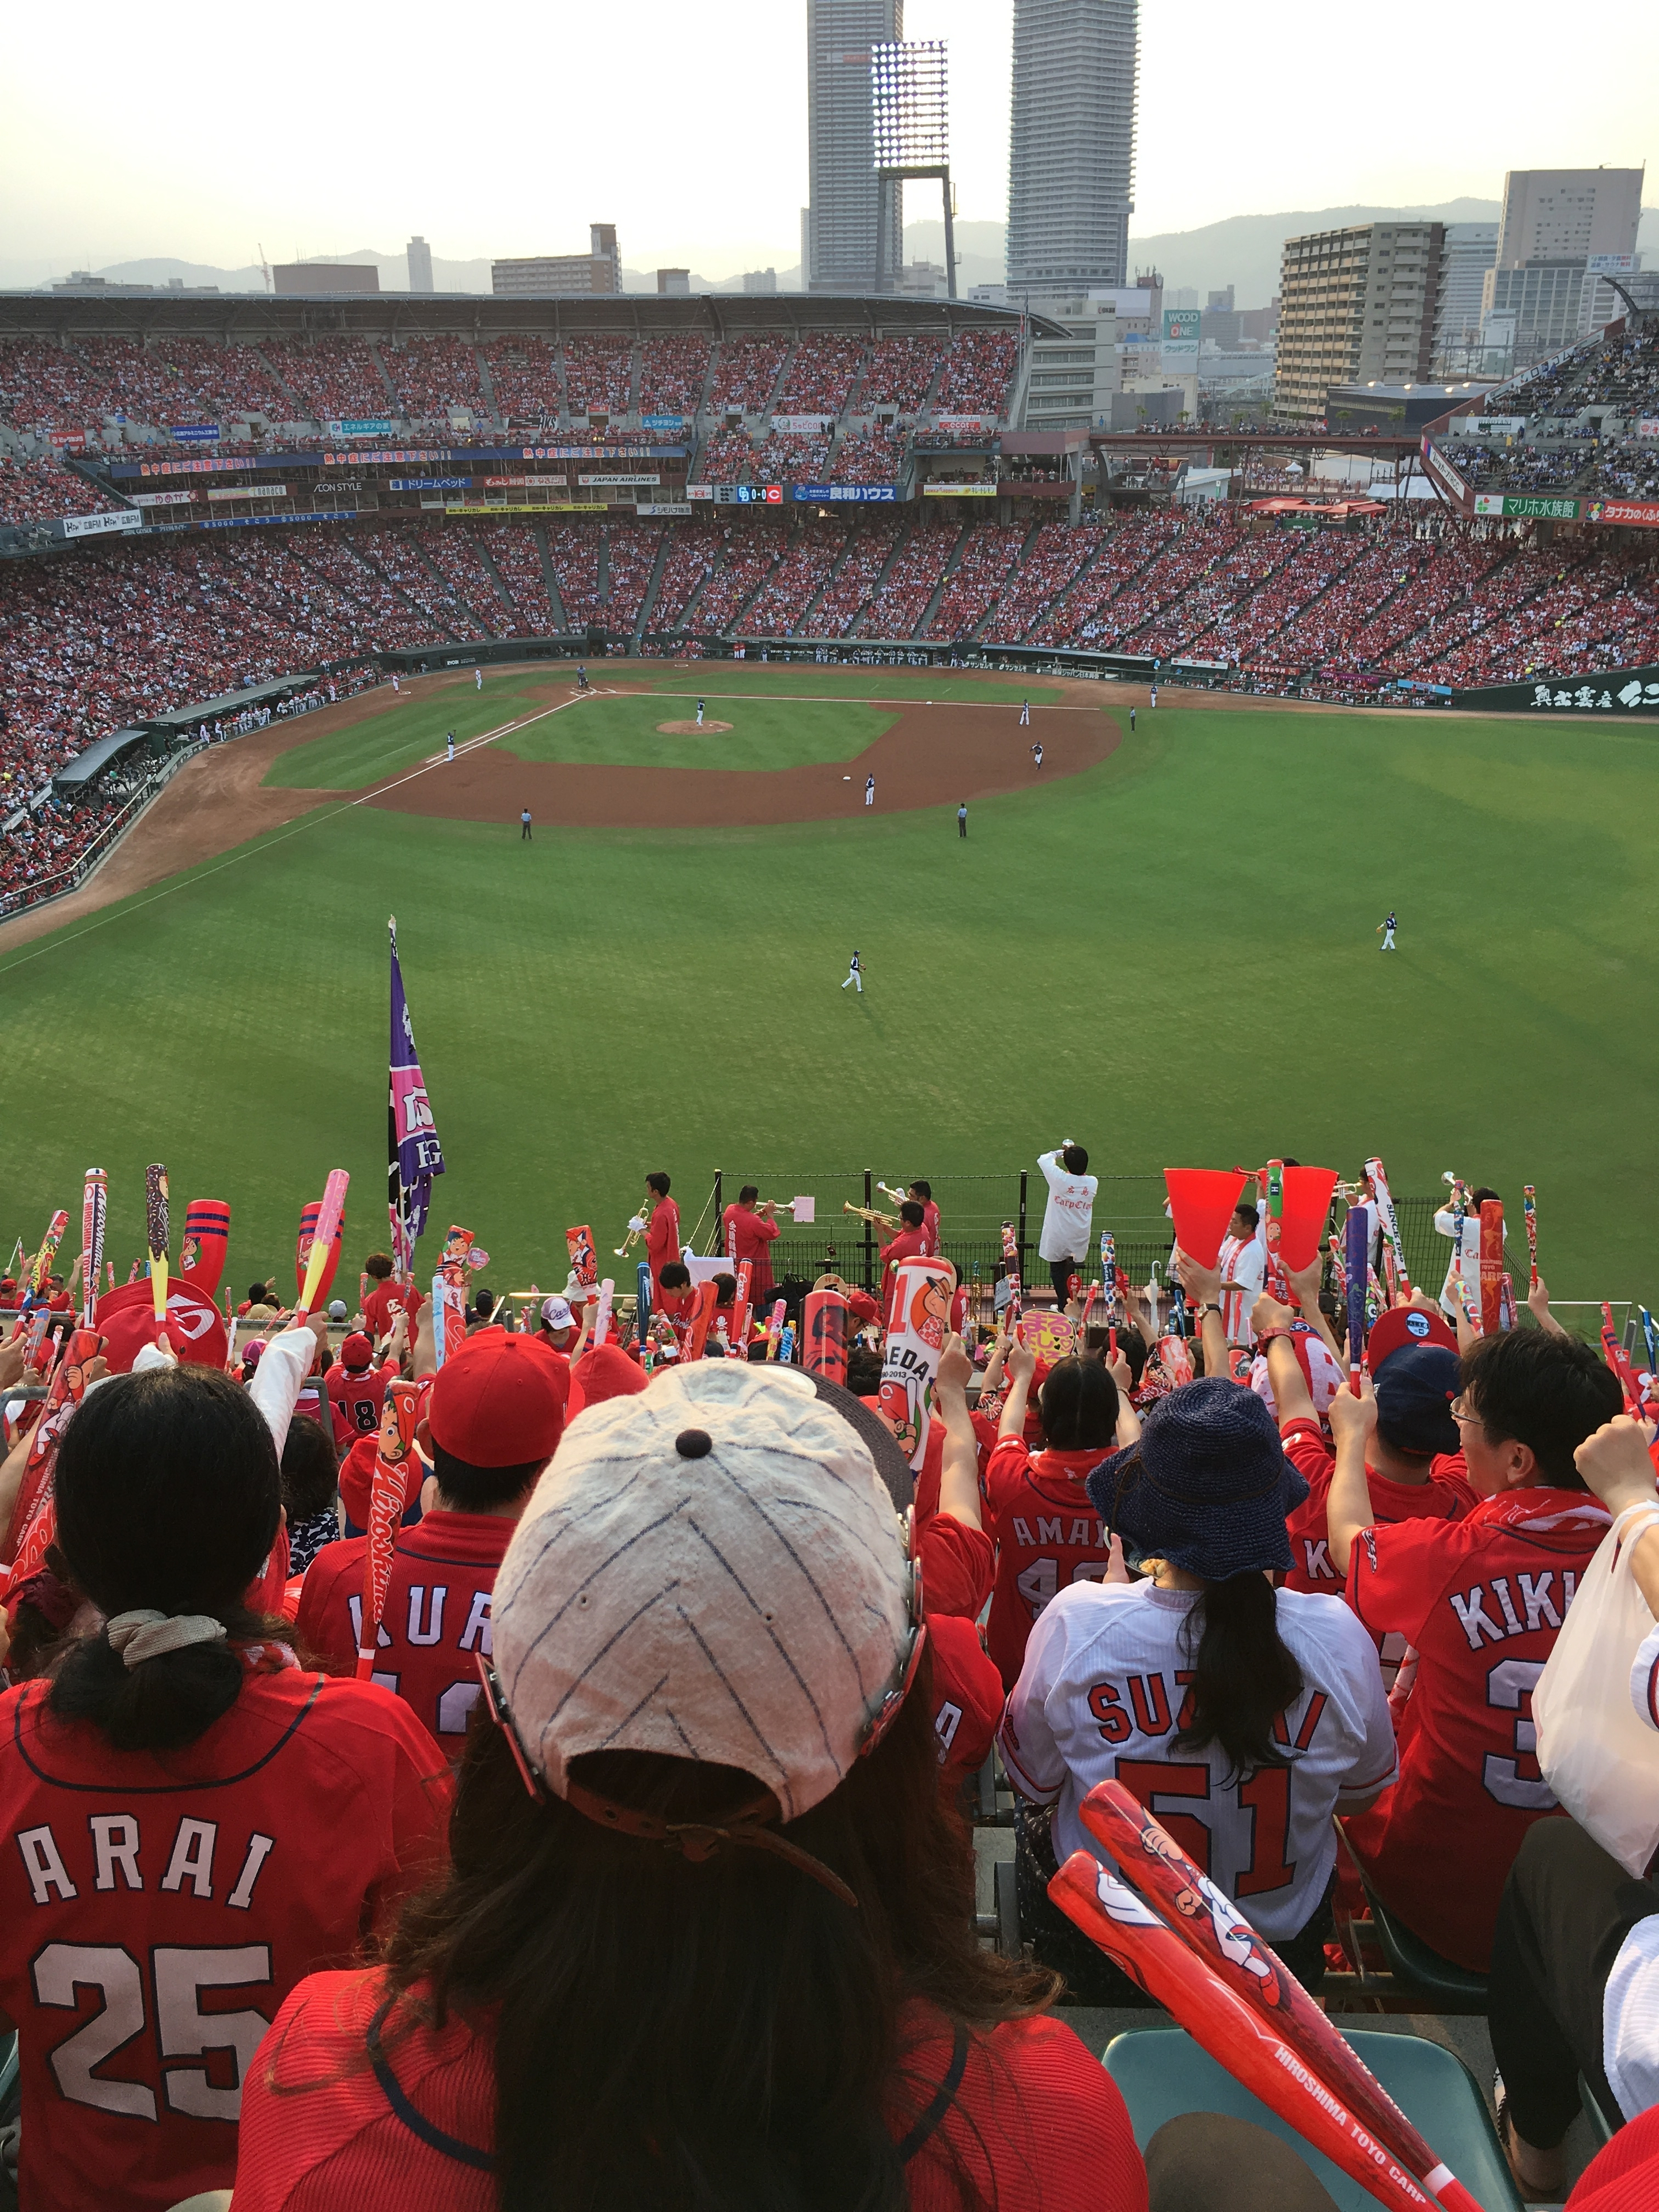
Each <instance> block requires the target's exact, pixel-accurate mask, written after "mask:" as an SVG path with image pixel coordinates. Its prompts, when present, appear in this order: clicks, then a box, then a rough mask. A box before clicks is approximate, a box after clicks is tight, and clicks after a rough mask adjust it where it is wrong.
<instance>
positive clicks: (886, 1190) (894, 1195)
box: [876, 1182, 909, 1206]
mask: <svg viewBox="0 0 1659 2212" xmlns="http://www.w3.org/2000/svg"><path fill="white" fill-rule="evenodd" d="M876 1188H877V1189H878V1191H879V1192H880V1193H881V1194H882V1196H883V1197H884V1198H890V1199H891V1200H892V1201H893V1203H894V1205H895V1206H902V1205H903V1203H904V1201H905V1200H906V1199H907V1198H908V1196H909V1193H908V1191H903V1190H895V1189H894V1188H893V1186H892V1184H891V1183H890V1182H878V1183H877V1185H876Z"/></svg>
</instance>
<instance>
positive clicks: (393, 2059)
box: [236, 1973, 1146, 2212]
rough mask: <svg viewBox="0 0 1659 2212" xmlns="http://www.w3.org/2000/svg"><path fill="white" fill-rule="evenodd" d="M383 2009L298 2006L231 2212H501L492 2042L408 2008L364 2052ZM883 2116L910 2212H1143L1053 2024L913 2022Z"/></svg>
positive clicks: (320, 1996) (369, 1982)
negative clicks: (412, 2014)
mask: <svg viewBox="0 0 1659 2212" xmlns="http://www.w3.org/2000/svg"><path fill="white" fill-rule="evenodd" d="M416 1994H419V1992H418V1991H417V1992H416ZM385 2012H386V1992H385V1984H384V1982H383V1979H382V1978H381V1977H380V1975H379V1974H377V1973H359V1974H319V1975H318V1976H317V1977H316V1978H315V1979H314V1980H313V1981H310V1982H308V1983H307V1984H306V1986H305V1987H304V1988H303V1989H301V1990H295V1994H294V1996H292V1997H291V1998H290V1999H289V2002H288V2003H287V2004H286V2005H285V2006H284V2007H283V2015H282V2018H281V2019H280V2020H279V2021H277V2023H276V2028H275V2029H274V2031H273V2032H272V2033H271V2036H270V2040H269V2041H268V2042H267V2043H266V2045H265V2046H264V2050H263V2051H261V2052H260V2053H259V2058H258V2064H257V2066H256V2067H255V2069H254V2072H253V2075H252V2079H251V2080H250V2081H249V2083H248V2095H247V2117H246V2119H245V2120H244V2122H243V2124H242V2148H241V2157H240V2160H239V2161H238V2165H237V2170H236V2212H337V2208H338V2207H339V2206H341V2205H349V2206H350V2207H351V2208H352V2212H495V2207H496V2204H497V2202H498V2197H497V2190H496V2182H495V2175H494V2174H493V2173H492V2172H491V2171H490V2166H491V2162H492V2161H491V2157H490V2153H491V2148H492V2146H493V2143H494V2139H495V2052H494V2051H493V2049H492V2047H491V2045H490V2043H489V2039H488V2038H487V2037H486V2036H485V2035H483V2034H478V2033H474V2032H473V2030H472V2029H471V2027H469V2026H468V2025H467V2023H466V2022H465V2021H463V2020H461V2019H460V2018H459V2016H458V2015H456V2014H455V2013H454V2012H453V2011H452V2012H451V2013H450V2015H449V2018H448V2020H447V2022H446V2024H445V2026H444V2027H442V2028H434V2027H428V2026H427V2025H426V2024H425V2023H424V2022H422V2021H419V2020H418V2019H416V2020H412V2021H411V2020H410V2019H409V2018H408V2008H406V2007H405V2008H399V2016H398V2019H397V2021H396V2022H395V2024H394V2023H393V2022H392V2021H387V2022H386V2025H385V2026H384V2027H382V2028H381V2029H380V2030H379V2031H378V2033H377V2034H376V2038H375V2043H374V2050H373V2051H372V2050H371V2044H370V2033H371V2030H372V2029H374V2027H375V2023H376V2021H378V2020H379V2019H380V2016H381V2015H383V2014H384V2013H385ZM375 2052H378V2053H379V2054H380V2055H379V2058H378V2063H374V2054H375ZM888 2106H889V2108H888V2112H887V2114H886V2122H887V2127H888V2130H889V2132H890V2134H891V2136H892V2137H893V2140H894V2141H895V2142H896V2143H898V2144H899V2145H900V2147H901V2149H902V2152H903V2154H904V2160H905V2179H906V2182H907V2184H908V2201H909V2204H910V2212H957V2208H958V2207H959V2206H960V2205H962V2204H963V2203H975V2204H988V2203H995V2204H996V2205H997V2206H998V2208H999V2212H1146V2169H1145V2168H1144V2167H1143V2166H1142V2165H1141V2162H1140V2155H1139V2152H1138V2151H1137V2150H1136V2148H1135V2143H1134V2136H1133V2132H1132V2130H1131V2128H1130V2124H1129V2115H1128V2113H1127V2111H1126V2109H1125V2107H1124V2103H1123V2100H1122V2098H1121V2095H1120V2094H1119V2093H1118V2089H1117V2085H1116V2084H1115V2082H1114V2081H1113V2080H1112V2078H1111V2076H1110V2075H1109V2074H1108V2073H1107V2071H1106V2069H1105V2068H1104V2067H1103V2066H1102V2065H1101V2064H1100V2063H1098V2061H1097V2060H1096V2059H1094V2058H1092V2057H1091V2056H1090V2054H1089V2052H1088V2051H1087V2050H1086V2049H1085V2047H1084V2045H1082V2044H1081V2043H1079V2040H1078V2039H1077V2038H1076V2036H1075V2035H1073V2033H1072V2032H1071V2030H1070V2029H1069V2028H1068V2027H1064V2026H1063V2025H1062V2024H1061V2023H1060V2021H1057V2020H1052V2019H1045V2018H1042V2017H1038V2018H1036V2019H1034V2020H1018V2021H1007V2022H1006V2023H1004V2024H1003V2025H1002V2026H1000V2027H994V2028H993V2029H992V2030H991V2032H990V2033H989V2034H988V2035H978V2034H975V2035H969V2034H967V2033H965V2032H963V2033H960V2034H958V2035H957V2036H954V2037H953V2035H952V2033H951V2027H950V2024H949V2022H948V2021H945V2019H944V2017H943V2016H942V2015H939V2014H938V2013H936V2012H934V2011H933V2010H932V2009H931V2008H928V2007H927V2006H925V2005H923V2004H921V2003H920V2002H915V2003H911V2004H908V2005H907V2006H906V2007H905V2008H904V2011H903V2013H902V2015H901V2021H900V2046H899V2051H898V2057H897V2063H896V2068H895V2071H894V2077H893V2083H892V2093H891V2095H890V2099H889V2100H888Z"/></svg>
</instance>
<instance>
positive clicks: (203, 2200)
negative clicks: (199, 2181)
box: [167, 2189, 230, 2212]
mask: <svg viewBox="0 0 1659 2212" xmlns="http://www.w3.org/2000/svg"><path fill="white" fill-rule="evenodd" d="M167 2212H230V2191H229V2190H228V2189H204V2190H203V2191H201V2192H200V2193H199V2194H198V2195H197V2196H195V2197H180V2198H179V2202H178V2203H176V2204H173V2205H169V2206H168V2208H167Z"/></svg>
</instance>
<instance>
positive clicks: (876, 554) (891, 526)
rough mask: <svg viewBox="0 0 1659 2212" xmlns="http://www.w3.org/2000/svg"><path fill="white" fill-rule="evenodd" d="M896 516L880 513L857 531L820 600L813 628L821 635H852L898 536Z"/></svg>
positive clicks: (813, 618)
mask: <svg viewBox="0 0 1659 2212" xmlns="http://www.w3.org/2000/svg"><path fill="white" fill-rule="evenodd" d="M899 528H900V525H899V521H898V518H897V516H896V515H894V514H880V515H878V516H877V517H875V518H874V519H873V520H870V521H867V522H866V523H865V524H864V526H863V527H862V528H861V529H860V530H858V531H856V532H854V535H853V538H852V540H851V543H850V544H849V546H848V552H847V556H846V558H845V559H844V560H843V561H842V564H841V567H840V568H839V569H838V570H837V571H836V574H835V575H834V577H833V578H832V579H831V580H830V581H829V584H828V585H827V586H825V588H824V592H823V598H822V599H820V600H819V601H818V604H817V609H816V610H815V611H814V613H813V617H812V629H813V633H814V635H817V636H818V637H850V636H851V635H852V634H853V629H854V625H855V624H856V623H857V622H858V620H859V618H860V616H861V615H862V614H863V612H864V611H865V609H866V607H867V606H868V605H869V604H870V600H871V598H872V594H873V593H874V591H875V587H876V582H877V580H878V577H879V576H880V574H881V572H882V569H883V568H884V567H885V565H886V563H887V562H888V561H889V559H890V557H891V556H892V552H893V548H894V546H895V544H896V542H897V539H898V535H899Z"/></svg>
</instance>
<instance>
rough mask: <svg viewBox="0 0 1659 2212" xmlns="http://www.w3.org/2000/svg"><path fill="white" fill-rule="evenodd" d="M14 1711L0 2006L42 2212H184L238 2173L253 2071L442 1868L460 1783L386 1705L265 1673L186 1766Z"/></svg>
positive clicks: (5, 1742) (366, 1689) (28, 2193)
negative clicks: (332, 1976)
mask: <svg viewBox="0 0 1659 2212" xmlns="http://www.w3.org/2000/svg"><path fill="white" fill-rule="evenodd" d="M47 1687H48V1686H47V1685H46V1683H45V1682H43V1681H37V1682H26V1683H24V1684H23V1685H22V1686H21V1687H20V1688H18V1689H15V1690H11V1691H9V1692H6V1694H5V1695H4V1697H3V1699H0V1810H3V1817H4V1821H5V1831H6V1833H7V1834H8V1835H9V1837H10V1838H12V1844H13V1846H14V1847H13V1848H9V1849H8V1850H5V1851H4V1852H3V1853H0V2006H3V2008H4V2009H5V2011H6V2012H7V2013H9V2015H10V2016H11V2018H12V2019H13V2020H14V2021H15V2022H16V2023H17V2027H18V2032H19V2038H20V2050H21V2058H22V2100H23V2102H22V2121H23V2125H22V2135H23V2136H24V2138H25V2140H24V2141H23V2142H22V2144H21V2155H22V2163H21V2172H20V2175H19V2184H20V2191H21V2197H22V2201H23V2202H24V2203H26V2204H27V2205H28V2206H29V2207H30V2208H31V2212H86V2208H87V2207H88V2206H89V2205H98V2204H120V2205H122V2206H123V2207H130V2206H131V2207H154V2208H160V2207H162V2206H167V2205H171V2204H174V2203H178V2201H179V2198H180V2197H190V2196H194V2195H195V2194H196V2193H197V2191H200V2190H207V2189H228V2187H229V2186H230V2185H231V2183H232V2181H233V2180H234V2177H235V2168H236V2131H237V2121H238V2118H239V2115H240V2108H241V2099H242V2087H243V2083H244V2081H245V2079H246V2073H247V2069H248V2068H249V2066H250V2064H251V2063H252V2057H253V2053H254V2051H255V2050H256V2048H257V2047H258V2043H259V2040H260V2039H261V2037H262V2036H263V2035H264V2033H265V2030H266V2028H267V2027H268V2026H269V2025H270V2021H272V2020H274V2019H275V2017H276V2012H277V2009H278V2008H279V2007H280V2006H281V2005H282V2003H283V2001H284V1999H285V1998H286V1997H287V1996H288V1995H289V1991H290V1990H292V1989H293V1988H294V1986H295V1984H296V1983H297V1982H299V1981H300V1980H301V1978H303V1977H304V1976H306V1975H307V1974H309V1973H311V1972H314V1971H315V1970H316V1969H318V1968H319V1967H322V1966H337V1965H340V1964H343V1963H344V1962H347V1961H349V1960H351V1959H352V1958H353V1957H354V1956H355V1955H356V1953H357V1950H358V1947H359V1945H360V1943H361V1942H362V1939H363V1937H365V1936H368V1934H370V1933H371V1932H372V1931H374V1930H375V1929H380V1928H381V1927H383V1926H385V1925H386V1924H388V1923H389V1922H390V1920H391V1918H392V1908H393V1907H394V1906H395V1905H396V1904H397V1902H398V1899H401V1897H402V1896H403V1895H404V1893H406V1892H407V1891H409V1890H411V1889H414V1888H416V1887H419V1886H420V1885H421V1884H422V1882H423V1881H426V1880H427V1879H428V1877H429V1875H431V1873H432V1872H433V1871H434V1869H435V1867H436V1866H437V1865H438V1864H439V1863H441V1859H442V1856H443V1850H444V1833H445V1823H446V1821H447V1815H448V1804H449V1778H448V1776H447V1773H446V1772H445V1771H444V1768H443V1760H442V1758H441V1754H440V1753H439V1751H438V1748H437V1746H436V1745H435V1744H434V1743H433V1741H431V1739H430V1737H429V1736H428V1735H427V1734H426V1731H425V1730H424V1729H422V1728H419V1727H417V1726H416V1723H415V1722H414V1720H413V1719H412V1718H411V1717H410V1715H409V1714H408V1713H407V1712H406V1711H404V1708H403V1707H402V1706H401V1705H399V1704H398V1701H397V1700H396V1699H395V1698H388V1697H387V1696H386V1693H385V1692H383V1691H380V1690H376V1689H374V1688H372V1687H371V1686H369V1685H368V1683H363V1682H333V1681H330V1680H328V1678H327V1677H326V1676H325V1675H320V1674H301V1672H300V1671H299V1670H298V1669H297V1668H283V1670H281V1671H279V1672H275V1673H255V1674H250V1675H249V1677H248V1679H247V1680H246V1682H245V1683H244V1685H243V1686H242V1691H241V1694H240V1697H239V1698H238V1699H237V1700H236V1702H235V1704H234V1705H233V1706H232V1707H231V1708H230V1710H229V1711H228V1712H227V1713H225V1714H222V1716H221V1717H220V1718H219V1719H218V1720H216V1722H215V1723H213V1725H212V1727H211V1728H210V1729H208V1730H207V1731H206V1733H205V1734H204V1735H201V1736H198V1737H197V1740H196V1741H195V1742H194V1743H192V1744H189V1745H186V1746H185V1747H184V1748H183V1749H182V1750H179V1751H173V1752H168V1753H166V1754H164V1755H163V1754H155V1753H143V1752H119V1751H116V1750H114V1749H113V1748H112V1747H111V1745H110V1743H109V1741H108V1740H107V1738H106V1737H105V1736H104V1735H102V1734H101V1732H100V1730H98V1729H94V1728H93V1727H92V1726H90V1725H89V1724H88V1723H86V1722H79V1721H76V1722H62V1721H58V1720H54V1719H53V1718H52V1716H51V1715H50V1714H49V1713H48V1712H47V1711H46V1692H47Z"/></svg>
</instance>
